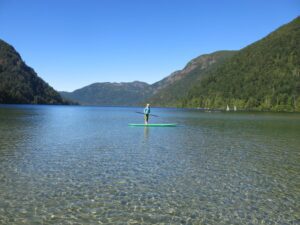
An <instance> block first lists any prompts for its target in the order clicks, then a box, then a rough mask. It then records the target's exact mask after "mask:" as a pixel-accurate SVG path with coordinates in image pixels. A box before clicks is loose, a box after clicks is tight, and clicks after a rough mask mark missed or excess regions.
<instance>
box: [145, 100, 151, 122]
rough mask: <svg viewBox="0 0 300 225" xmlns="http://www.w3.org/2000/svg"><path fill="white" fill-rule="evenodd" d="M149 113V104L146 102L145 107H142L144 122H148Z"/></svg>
mask: <svg viewBox="0 0 300 225" xmlns="http://www.w3.org/2000/svg"><path fill="white" fill-rule="evenodd" d="M149 114H150V104H149V103H148V104H147V105H146V107H145V108H144V120H145V124H148V120H149Z"/></svg>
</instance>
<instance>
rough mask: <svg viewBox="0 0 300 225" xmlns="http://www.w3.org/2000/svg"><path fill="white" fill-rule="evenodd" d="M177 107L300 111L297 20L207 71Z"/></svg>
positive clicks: (298, 33) (299, 34) (299, 41)
mask: <svg viewBox="0 0 300 225" xmlns="http://www.w3.org/2000/svg"><path fill="white" fill-rule="evenodd" d="M180 104H181V106H183V107H205V108H221V109H222V108H223V109H225V107H226V106H227V105H228V106H229V107H230V108H232V107H233V106H236V107H237V108H238V109H248V110H272V111H300V17H297V18H296V19H294V20H293V21H292V22H290V23H288V24H286V25H284V26H282V27H280V28H279V29H277V30H276V31H274V32H272V33H271V34H269V35H268V36H266V37H265V38H263V39H261V40H259V41H257V42H255V43H253V44H251V45H249V46H247V47H245V48H244V49H241V50H240V51H239V52H237V53H236V54H235V55H234V56H233V57H232V58H230V59H229V60H228V61H227V62H225V63H224V64H223V65H221V66H220V67H218V68H217V69H216V70H213V71H209V72H208V73H207V74H206V76H205V78H203V79H201V80H200V81H198V82H197V83H196V84H195V85H194V86H193V87H192V88H191V89H190V91H189V92H188V95H187V97H186V98H185V99H184V100H183V101H181V102H180Z"/></svg>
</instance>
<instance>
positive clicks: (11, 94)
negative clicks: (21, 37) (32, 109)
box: [0, 40, 66, 104]
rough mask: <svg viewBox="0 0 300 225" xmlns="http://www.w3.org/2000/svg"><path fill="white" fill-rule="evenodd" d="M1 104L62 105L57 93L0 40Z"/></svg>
mask: <svg viewBox="0 0 300 225" xmlns="http://www.w3.org/2000/svg"><path fill="white" fill-rule="evenodd" d="M0 103H1V104H7V103H8V104H13V103H14V104H20V103H22V104H64V103H66V102H64V101H63V99H62V98H61V96H60V95H59V93H58V92H56V91H55V90H54V89H53V88H52V87H50V86H49V85H48V84H47V83H46V82H44V81H43V80H42V79H41V78H40V77H38V76H37V74H36V73H35V72H34V70H33V69H32V68H30V67H28V66H27V65H26V64H25V63H24V61H23V60H22V58H21V56H20V55H19V53H18V52H16V50H15V49H14V48H13V47H12V46H10V45H9V44H7V43H6V42H4V41H3V40H0Z"/></svg>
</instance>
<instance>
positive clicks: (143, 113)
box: [136, 112, 159, 117]
mask: <svg viewBox="0 0 300 225" xmlns="http://www.w3.org/2000/svg"><path fill="white" fill-rule="evenodd" d="M136 113H139V114H143V115H144V113H142V112H136ZM149 115H150V116H154V117H159V116H157V115H153V114H149Z"/></svg>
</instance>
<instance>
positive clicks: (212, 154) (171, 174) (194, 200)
mask: <svg viewBox="0 0 300 225" xmlns="http://www.w3.org/2000/svg"><path fill="white" fill-rule="evenodd" d="M138 110H142V109H138V108H109V107H80V106H22V105H20V106H15V105H11V106H5V105H2V106H0V199H1V201H0V224H300V115H299V114H287V113H286V114H276V113H273V114H272V113H201V112H199V111H192V110H175V109H152V112H153V113H154V114H156V115H159V116H160V117H158V118H154V117H153V118H150V119H151V123H152V122H153V123H164V122H165V123H178V124H179V126H178V127H175V128H174V127H165V128H162V127H148V128H143V127H128V123H140V122H143V115H140V114H137V113H135V111H138Z"/></svg>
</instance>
